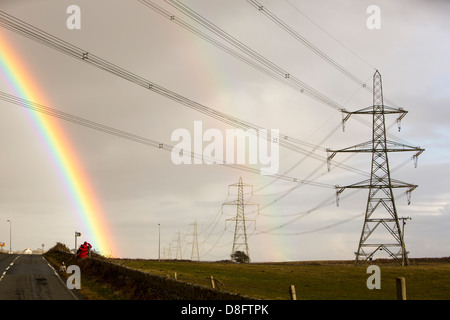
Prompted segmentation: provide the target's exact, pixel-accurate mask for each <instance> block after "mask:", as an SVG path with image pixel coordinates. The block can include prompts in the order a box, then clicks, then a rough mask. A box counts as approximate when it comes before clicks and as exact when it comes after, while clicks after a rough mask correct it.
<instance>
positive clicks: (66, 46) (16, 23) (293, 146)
mask: <svg viewBox="0 0 450 320" xmlns="http://www.w3.org/2000/svg"><path fill="white" fill-rule="evenodd" d="M0 25H1V26H3V27H5V28H7V29H9V30H11V31H13V32H16V33H18V34H20V35H23V36H25V37H27V38H29V39H31V40H34V41H37V42H39V43H41V44H43V45H45V46H47V47H49V48H52V49H55V50H57V51H59V52H62V53H65V54H67V55H69V56H71V57H73V58H76V59H77V60H80V61H83V62H85V63H87V64H90V65H92V66H94V67H97V68H99V69H101V70H104V71H107V72H109V73H112V74H113V75H116V76H118V77H121V78H123V79H125V80H128V81H130V82H132V83H134V84H136V85H139V86H141V87H143V88H145V89H147V90H150V91H152V92H155V93H157V94H159V95H162V96H164V97H166V98H168V99H171V100H173V101H175V102H178V103H180V104H182V105H184V106H187V107H189V108H191V109H193V110H195V111H198V112H200V113H203V114H205V115H207V116H210V117H212V118H214V119H217V120H219V121H221V122H223V123H226V124H229V125H231V126H233V127H236V128H240V129H243V130H249V129H253V130H255V131H256V132H258V133H260V132H261V129H264V128H262V127H260V126H257V125H254V124H251V123H249V122H246V121H244V120H241V119H238V118H236V117H233V116H230V115H228V114H225V113H223V112H220V111H217V110H215V109H212V108H210V107H207V106H205V105H202V104H200V103H198V102H195V101H193V100H191V99H188V98H186V97H184V96H182V95H180V94H177V93H175V92H173V91H171V90H169V89H166V88H164V87H162V86H160V85H158V84H156V83H154V82H151V81H149V80H147V79H145V78H143V77H141V76H138V75H136V74H135V73H133V72H130V71H128V70H126V69H123V68H121V67H119V66H117V65H115V64H113V63H110V62H108V61H106V60H104V59H102V58H100V57H98V56H96V55H94V54H92V53H90V52H88V51H87V50H83V49H81V48H78V47H76V46H74V45H72V44H70V43H67V42H66V41H64V40H62V39H60V38H58V37H55V36H53V35H50V34H48V33H47V32H45V31H43V30H41V29H38V28H36V27H34V26H32V25H30V24H28V23H26V22H24V21H22V20H20V19H18V18H15V17H13V16H11V15H9V14H7V13H5V12H3V11H0ZM250 132H252V131H251V130H250ZM263 138H264V137H263ZM266 138H267V139H269V136H267V137H266ZM279 144H280V146H282V147H284V148H286V149H288V150H291V151H295V152H299V153H301V154H306V155H308V156H310V157H311V158H314V159H316V160H319V161H322V162H326V156H325V155H324V156H320V155H317V154H314V153H311V151H310V150H308V149H305V148H303V147H300V146H298V145H297V144H302V145H305V146H307V147H313V148H317V149H323V148H322V147H319V146H315V145H313V144H310V143H307V142H303V141H300V140H298V139H292V138H290V137H288V136H287V135H284V134H282V133H280V139H279ZM334 164H335V165H336V166H337V167H341V168H344V169H347V170H350V171H353V172H354V171H355V169H354V168H352V167H350V166H346V165H343V164H341V163H338V162H336V163H334ZM249 169H250V168H249ZM294 180H295V181H297V180H296V179H294Z"/></svg>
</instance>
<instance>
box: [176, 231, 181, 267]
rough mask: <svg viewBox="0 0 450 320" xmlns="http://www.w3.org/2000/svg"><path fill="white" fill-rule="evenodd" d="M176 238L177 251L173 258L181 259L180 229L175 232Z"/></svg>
mask: <svg viewBox="0 0 450 320" xmlns="http://www.w3.org/2000/svg"><path fill="white" fill-rule="evenodd" d="M177 235H178V238H177V253H176V258H175V259H180V260H181V259H183V257H182V255H181V233H180V231H178V232H177Z"/></svg>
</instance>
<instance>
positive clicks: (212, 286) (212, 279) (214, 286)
mask: <svg viewBox="0 0 450 320" xmlns="http://www.w3.org/2000/svg"><path fill="white" fill-rule="evenodd" d="M210 280H211V288H213V289H215V288H216V285H215V284H214V278H213V276H211V277H210Z"/></svg>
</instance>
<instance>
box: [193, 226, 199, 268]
mask: <svg viewBox="0 0 450 320" xmlns="http://www.w3.org/2000/svg"><path fill="white" fill-rule="evenodd" d="M192 225H193V226H194V231H193V232H192V234H191V235H192V251H191V260H192V261H193V260H194V259H195V260H197V261H200V254H199V251H198V232H197V221H195V222H194V223H193V224H192Z"/></svg>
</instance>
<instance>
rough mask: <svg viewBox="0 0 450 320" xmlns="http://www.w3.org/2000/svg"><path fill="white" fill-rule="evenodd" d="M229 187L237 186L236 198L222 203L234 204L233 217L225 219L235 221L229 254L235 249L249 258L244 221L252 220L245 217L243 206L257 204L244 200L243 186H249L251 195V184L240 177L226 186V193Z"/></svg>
mask: <svg viewBox="0 0 450 320" xmlns="http://www.w3.org/2000/svg"><path fill="white" fill-rule="evenodd" d="M230 187H238V198H237V200H234V201H231V202H227V203H224V204H223V205H235V206H236V216H235V217H234V218H230V219H227V221H235V227H234V239H233V248H232V250H231V254H233V253H235V252H236V251H242V252H244V253H245V254H246V255H247V256H248V257H249V258H250V251H249V249H248V241H247V227H246V224H245V222H246V221H252V219H246V218H245V206H246V205H258V204H255V203H249V202H244V187H251V188H252V195H253V186H252V185H249V184H244V183H242V177H241V178H239V182H238V183H235V184H231V185H229V186H228V193H229V189H230ZM223 205H222V206H223ZM258 210H259V205H258Z"/></svg>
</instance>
